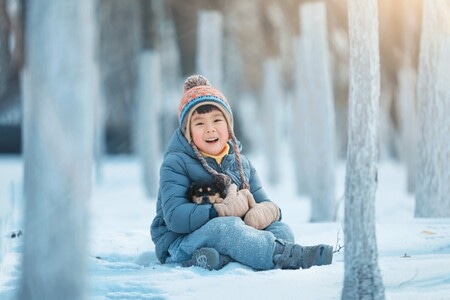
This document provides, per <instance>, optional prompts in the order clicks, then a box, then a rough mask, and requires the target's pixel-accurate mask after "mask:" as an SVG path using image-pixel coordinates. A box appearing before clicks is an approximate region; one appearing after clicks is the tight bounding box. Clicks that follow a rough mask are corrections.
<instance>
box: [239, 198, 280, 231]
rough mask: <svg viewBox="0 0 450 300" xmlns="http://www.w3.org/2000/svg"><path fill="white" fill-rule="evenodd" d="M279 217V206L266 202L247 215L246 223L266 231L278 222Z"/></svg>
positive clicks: (257, 205) (252, 209) (253, 208)
mask: <svg viewBox="0 0 450 300" xmlns="http://www.w3.org/2000/svg"><path fill="white" fill-rule="evenodd" d="M279 217H280V211H279V209H278V206H277V205H276V204H275V203H273V202H271V201H265V202H262V203H257V204H256V205H255V206H254V207H252V208H251V209H250V210H249V211H248V212H247V214H246V215H245V218H244V222H245V224H247V225H249V226H252V227H254V228H256V229H264V228H266V227H268V226H269V225H270V224H272V223H273V222H275V221H277V220H278V218H279Z"/></svg>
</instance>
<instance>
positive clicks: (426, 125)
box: [415, 0, 450, 218]
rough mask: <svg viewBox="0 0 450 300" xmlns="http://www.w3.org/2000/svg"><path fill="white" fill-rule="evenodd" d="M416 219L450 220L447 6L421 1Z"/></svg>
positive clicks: (438, 1)
mask: <svg viewBox="0 0 450 300" xmlns="http://www.w3.org/2000/svg"><path fill="white" fill-rule="evenodd" d="M422 21H423V23H422V36H421V44H420V60H419V73H418V87H417V88H418V89H417V103H418V116H417V117H418V121H419V122H418V126H419V136H418V147H419V149H418V152H419V153H418V167H417V180H416V207H415V216H416V217H419V218H448V217H450V142H449V141H450V117H449V116H450V92H449V86H450V76H449V67H450V57H449V56H450V48H449V44H450V2H448V1H446V0H436V1H424V7H423V18H422Z"/></svg>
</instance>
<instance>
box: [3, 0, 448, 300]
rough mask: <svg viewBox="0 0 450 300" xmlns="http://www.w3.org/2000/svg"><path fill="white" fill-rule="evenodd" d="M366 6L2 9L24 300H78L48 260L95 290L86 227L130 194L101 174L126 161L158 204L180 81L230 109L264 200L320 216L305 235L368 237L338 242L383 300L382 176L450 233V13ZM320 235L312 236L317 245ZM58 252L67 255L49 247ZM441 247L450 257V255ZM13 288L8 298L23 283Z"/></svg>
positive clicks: (407, 0)
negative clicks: (68, 298)
mask: <svg viewBox="0 0 450 300" xmlns="http://www.w3.org/2000/svg"><path fill="white" fill-rule="evenodd" d="M357 3H358V2H357V1H356V0H348V1H345V0H328V1H300V0H280V1H269V0H246V1H239V0H227V1H225V0H183V1H176V0H129V1H120V0H96V1H91V0H80V1H78V2H76V3H54V2H52V0H45V1H40V3H38V4H36V3H34V2H31V1H26V0H0V154H1V155H0V157H1V158H3V159H4V160H3V161H4V162H5V163H4V164H3V165H2V164H1V163H0V195H1V198H0V212H1V213H0V221H1V222H0V225H1V226H2V227H1V233H2V235H6V234H7V233H8V234H7V235H8V236H9V232H11V231H14V233H15V234H18V231H16V230H18V228H17V227H20V229H21V230H22V229H23V230H24V231H25V232H26V233H27V234H28V235H26V236H25V240H24V248H23V249H22V248H17V249H16V248H14V247H13V244H14V243H13V242H12V241H11V240H10V239H7V240H4V239H3V240H2V242H1V243H0V246H1V247H0V248H1V253H0V266H2V265H1V264H2V258H3V257H7V255H8V253H13V254H17V255H19V254H20V255H22V252H23V268H24V269H23V270H24V273H23V274H29V275H27V276H28V277H27V276H25V277H24V278H22V279H21V284H20V286H21V287H20V295H21V297H22V298H23V299H27V298H29V296H30V295H31V294H30V293H33V292H34V291H35V288H36V287H41V286H42V285H40V284H39V278H40V277H41V276H44V277H45V276H49V277H48V278H51V276H52V275H51V274H53V275H54V276H56V278H57V277H58V276H60V275H61V274H63V275H64V276H67V278H66V277H64V276H63V282H66V283H68V284H67V286H64V287H63V288H61V286H57V283H55V286H52V285H49V286H48V287H47V286H45V288H44V290H43V291H42V293H43V294H42V295H47V296H48V295H49V294H48V293H50V294H51V295H52V297H53V298H54V299H59V298H61V297H64V296H65V295H67V294H72V295H74V298H79V297H78V296H80V297H82V296H83V295H84V290H83V288H84V287H83V280H84V278H83V276H79V277H77V276H72V275H71V274H68V273H67V272H66V271H61V270H60V269H59V267H56V265H54V268H53V269H51V270H46V268H43V266H46V263H48V264H49V265H52V262H54V260H53V257H48V255H47V254H48V252H49V251H50V250H51V252H54V253H69V254H73V255H65V256H64V255H63V256H61V257H59V258H58V260H57V264H59V265H63V266H65V267H67V268H74V269H73V270H75V271H76V272H75V273H77V272H79V273H80V274H85V271H86V270H85V269H84V268H85V264H84V260H83V255H82V254H83V253H86V252H87V251H88V242H87V240H86V238H85V237H84V236H83V234H84V233H85V232H86V231H87V230H89V227H88V224H89V223H88V222H87V221H88V217H87V216H86V209H87V207H90V208H91V206H90V205H91V204H90V202H89V199H90V198H91V196H92V195H93V194H92V192H93V191H94V192H97V196H96V197H97V201H100V202H102V203H105V207H107V206H108V204H107V201H106V200H108V199H103V198H102V197H100V198H101V199H99V196H98V190H99V189H100V190H101V189H102V187H103V188H104V187H105V184H106V186H108V187H109V188H111V190H114V191H116V189H117V191H119V189H120V188H121V186H120V184H117V185H115V186H110V185H109V183H108V176H109V175H108V174H107V173H106V170H107V169H108V166H109V165H110V163H111V161H112V160H113V159H115V158H117V157H120V158H122V157H126V158H127V159H131V160H132V162H133V166H137V167H138V168H139V170H140V173H139V176H134V177H132V178H133V180H136V179H137V178H138V177H139V180H141V181H140V182H139V185H140V187H141V188H142V189H143V190H144V191H145V196H142V195H140V196H139V197H138V198H139V199H142V198H146V199H150V200H155V198H156V194H157V187H158V172H159V165H160V162H161V159H162V155H163V153H164V148H165V145H166V144H167V142H168V141H169V139H170V138H171V135H172V133H173V131H174V130H175V129H176V128H177V126H178V123H177V122H178V119H177V118H178V117H177V114H176V112H177V107H178V103H179V99H180V97H181V96H182V85H183V81H184V79H185V78H186V77H187V76H189V75H191V74H203V75H205V76H206V77H207V78H208V79H209V80H210V81H211V83H212V84H213V85H214V86H216V87H219V88H220V89H221V90H222V91H223V93H224V94H225V95H226V97H227V98H228V101H229V102H230V105H231V107H232V108H233V113H234V119H235V131H236V136H237V138H238V139H239V140H240V141H241V142H242V143H243V146H244V152H245V153H246V154H247V155H249V156H250V157H254V158H256V161H258V162H259V165H260V166H262V167H261V168H262V172H261V173H262V174H263V180H264V182H265V183H267V184H268V185H269V189H271V190H277V191H279V190H280V187H284V186H286V184H288V185H290V184H291V183H292V184H293V186H294V190H295V196H293V197H294V198H295V197H298V196H299V197H304V198H305V199H307V201H308V203H310V209H308V210H307V213H308V215H307V216H304V212H303V213H302V216H303V217H304V220H305V221H307V222H311V223H316V222H331V224H334V225H336V224H338V222H340V221H341V222H343V219H345V222H350V220H355V222H358V221H361V222H362V223H363V224H368V225H367V227H366V225H364V226H360V227H362V228H357V229H354V230H353V229H352V230H351V231H348V232H344V235H345V237H346V238H347V237H349V236H351V235H353V234H354V235H355V236H356V237H355V240H357V241H361V243H360V244H359V245H357V244H358V243H354V244H347V249H353V250H352V251H351V252H354V253H352V254H350V255H355V257H358V255H361V254H363V252H362V251H364V249H365V250H366V252H370V253H371V254H372V255H371V256H370V257H369V258H368V261H367V264H368V265H369V266H371V267H373V268H372V269H371V270H373V273H374V274H375V276H374V278H375V279H374V280H375V281H377V280H378V281H379V282H378V281H377V284H372V283H371V284H369V286H373V287H374V288H373V289H372V290H369V291H368V292H369V293H373V294H372V297H373V298H383V297H384V294H383V286H382V283H381V279H379V276H378V275H379V274H377V273H379V270H378V266H377V251H376V248H377V245H376V237H375V233H374V232H375V229H374V228H372V225H374V207H373V206H374V202H375V191H376V187H377V183H378V178H379V177H378V170H377V164H378V163H380V164H386V163H393V164H395V165H397V166H400V168H401V169H402V170H404V171H405V172H404V176H403V175H402V176H399V178H396V179H397V180H396V181H395V182H396V184H401V185H402V186H401V189H402V192H403V193H404V195H406V196H404V198H403V200H404V199H406V198H408V200H409V201H412V200H411V199H412V198H415V201H416V202H415V211H414V213H413V212H412V211H411V215H412V214H414V216H415V217H420V218H448V217H450V197H449V196H448V195H449V193H450V144H449V142H448V141H449V140H450V118H449V117H448V116H449V115H450V96H449V95H450V92H449V88H448V87H449V86H450V85H449V82H450V81H449V76H448V74H449V73H448V70H450V5H449V3H448V2H446V1H445V0H436V1H430V2H427V1H422V0H396V1H391V0H378V1H376V0H370V1H368V4H367V5H366V6H365V7H362V6H360V5H358V4H357ZM362 87H365V88H366V90H363V89H362ZM10 154H13V156H10ZM10 157H13V158H14V159H17V157H18V158H19V163H18V164H19V165H20V167H23V169H22V170H23V174H22V173H20V175H17V174H16V173H15V172H16V171H17V169H14V167H13V168H11V165H10V164H9V162H8V158H10ZM16 162H17V161H16ZM287 165H288V166H289V167H290V168H292V169H293V172H292V173H290V171H289V170H287V169H286V166H287ZM343 165H346V172H347V173H346V178H345V195H343V194H344V191H343V189H344V179H343V176H342V175H343V172H342V168H341V167H342V166H343ZM2 167H4V168H2ZM124 169H126V168H124ZM11 170H15V171H12V172H13V174H9V173H8V172H11ZM118 173H121V170H119V172H118ZM402 174H403V173H402ZM122 175H123V176H124V177H123V178H122V179H123V180H124V182H127V183H128V184H129V183H130V181H127V180H126V179H125V178H126V177H127V175H126V173H123V174H122ZM286 176H289V180H288V181H286ZM91 179H92V180H91ZM399 179H401V180H403V181H404V182H403V183H399V181H398V180H399ZM22 181H23V182H22ZM18 182H19V183H18ZM403 184H404V186H403ZM127 187H129V188H130V189H135V188H136V186H132V187H130V186H127ZM355 187H356V188H355ZM391 187H392V185H391ZM397 187H398V186H397ZM122 188H124V187H122ZM124 189H126V188H124ZM352 189H353V190H352ZM17 190H19V191H20V192H17ZM22 190H23V192H22ZM284 192H285V193H286V191H284ZM282 194H283V193H282ZM94 195H95V193H94ZM104 195H106V194H104ZM283 195H284V194H283ZM384 195H386V194H384ZM108 197H111V201H112V202H114V197H112V196H111V195H108ZM405 197H406V198H405ZM344 198H345V199H344ZM352 199H356V200H355V201H354V202H349V201H353V200H352ZM344 200H345V208H346V209H347V208H348V210H346V211H345V217H344V216H343V213H342V210H343V206H344V203H343V202H344ZM105 201H106V202H105ZM129 201H136V199H131V200H129ZM349 203H353V204H354V205H352V206H350V205H349ZM147 204H148V203H147ZM96 205H97V204H95V203H94V206H96ZM121 205H123V203H122V204H121ZM152 205H153V203H152ZM291 205H292V207H296V208H298V207H297V206H296V204H295V205H294V204H293V202H292V203H290V202H289V204H287V206H288V207H291ZM144 206H145V207H146V208H148V207H147V205H146V204H145V205H144ZM105 207H103V208H102V209H105ZM55 208H57V209H55ZM113 208H116V209H117V210H118V211H120V210H121V208H120V205H112V206H111V209H113ZM350 208H352V209H354V211H351V210H350ZM102 209H100V210H97V211H96V212H94V213H93V215H96V216H98V214H99V213H101V212H103V211H102ZM358 210H359V211H360V212H361V213H359V214H358V212H357V211H358ZM391 213H392V212H390V214H391ZM150 217H151V216H149V220H150ZM303 217H302V218H303ZM288 218H289V214H288ZM138 219H139V218H138ZM63 220H64V222H61V221H63ZM139 220H142V216H141V217H140V219H139ZM290 220H294V218H291V219H290ZM302 220H303V219H302ZM58 221H59V222H58ZM22 222H23V225H22ZM55 222H56V223H57V224H63V225H61V226H54V224H55ZM60 222H61V223H60ZM294 223H295V222H294ZM18 224H19V225H18ZM130 224H134V223H133V222H130ZM295 224H296V223H295ZM443 224H444V225H446V224H445V221H444V223H443ZM111 225H112V221H111V222H110V223H108V226H111ZM296 225H298V224H296ZM416 225H417V224H416ZM433 225H435V224H434V223H433ZM444 225H443V226H444ZM302 226H303V225H302ZM311 226H313V225H311ZM319 226H320V225H319ZM300 227H301V226H299V227H298V228H300ZM351 227H352V226H351V223H346V225H345V228H346V229H348V230H350V228H351ZM324 228H325V227H320V228H318V227H317V228H313V227H311V229H312V231H313V232H316V233H318V232H320V231H321V230H322V229H324ZM333 230H335V228H333ZM328 231H330V230H328ZM358 231H359V234H362V235H360V236H358ZM20 232H21V234H22V231H20ZM297 232H298V231H297ZM361 236H362V238H361ZM36 237H40V238H39V239H38V238H36ZM445 237H446V236H445ZM138 238H139V237H138ZM140 238H142V236H140ZM146 238H147V237H146ZM385 238H386V237H385ZM55 239H56V240H59V239H63V240H64V242H63V243H58V244H56V245H53V244H52V241H54V240H55ZM365 239H366V240H365ZM338 241H339V237H338ZM382 241H383V240H382ZM384 241H385V240H384ZM442 241H444V240H442ZM346 242H347V241H346ZM444 242H445V241H444ZM113 243H116V244H117V243H120V241H119V240H114V241H113ZM94 244H95V243H94ZM91 245H92V243H91ZM361 245H362V246H363V249H361V248H358V247H360V246H361ZM353 246H355V247H353ZM366 246H367V248H364V247H366ZM108 247H109V246H108V245H106V244H105V245H104V247H102V248H101V251H107V250H106V249H107V248H108ZM352 247H353V248H352ZM439 247H440V248H439V249H440V250H439V251H440V252H439V251H438V252H439V254H442V253H443V254H444V255H447V252H448V251H447V250H448V245H447V246H442V245H439ZM11 249H13V251H11ZM385 249H386V248H385ZM390 249H391V248H390ZM442 249H444V250H442ZM147 250H148V251H149V252H150V254H153V253H152V251H153V249H152V248H151V247H150V248H149V249H147ZM119 252H120V251H119ZM383 253H384V254H386V251H385V252H383ZM115 254H117V253H115ZM346 255H347V253H346ZM405 255H406V254H405ZM119 256H120V255H119ZM35 257H40V259H41V260H40V261H39V263H35V261H36V259H35ZM359 257H361V256H359ZM353 258H354V257H353ZM112 259H118V260H120V259H121V258H120V257H115V256H114V255H112ZM346 259H347V257H346ZM338 261H339V260H338ZM350 261H351V260H350V258H349V260H348V262H350ZM355 261H356V263H355ZM359 261H361V260H359ZM340 262H342V260H341V261H340ZM348 262H346V265H345V268H346V269H345V272H346V280H347V275H348V274H350V273H351V270H350V269H349V270H350V271H349V270H347V268H350V267H352V266H353V267H356V268H357V267H358V266H357V265H358V259H356V260H353V262H352V263H348ZM14 264H15V265H17V264H18V262H17V261H16V260H14V259H13V260H11V259H5V260H4V261H3V266H8V265H14ZM138 265H139V264H138ZM149 265H150V266H153V267H155V266H156V270H157V272H160V274H163V273H164V272H166V270H164V269H161V267H160V266H159V265H157V262H156V261H154V260H153V259H148V257H147V259H146V260H145V263H144V264H141V266H144V267H148V266H149ZM338 266H340V267H342V264H341V265H338ZM237 269H238V267H233V268H232V270H231V271H232V274H231V275H233V274H234V273H235V272H239V271H238V270H237ZM6 270H8V267H6ZM43 270H46V271H48V274H50V275H48V274H47V275H44V274H43V273H42V272H43ZM153 270H154V268H153ZM333 270H334V271H335V273H336V272H337V273H339V274H340V273H341V272H340V271H341V270H337V269H336V267H334V269H333ZM0 271H1V269H0ZM97 271H98V270H97ZM147 271H150V269H147ZM61 272H62V273H61ZM169 273H170V272H169ZM353 273H355V272H353ZM5 274H7V276H6V277H5V278H7V279H6V280H4V281H2V280H0V283H2V282H9V281H8V280H10V278H11V276H13V275H14V272H6V273H5ZM11 274H13V275H11ZM358 274H359V273H358ZM169 275H170V274H168V278H169V277H170V276H169ZM184 275H185V274H181V277H183V276H184ZM372 275H373V274H372ZM13 277H14V276H13ZM362 277H364V276H362ZM367 277H370V276H367ZM0 279H2V278H1V277H0ZM360 279H362V278H361V276H360V278H357V279H356V280H360ZM10 281H11V280H10ZM12 281H13V280H12ZM346 284H348V282H347V281H346ZM13 285H14V288H13V290H16V289H17V284H13ZM338 285H339V286H340V285H341V282H339V284H338ZM80 286H81V288H80ZM336 286H337V285H334V286H333V288H334V289H335V288H336ZM366 286H368V285H366ZM5 290H6V291H7V293H10V290H8V289H5ZM55 291H56V294H55V293H54V292H55ZM349 291H350V293H351V289H349V290H347V292H349ZM0 292H1V290H0ZM97 292H98V291H96V293H97ZM333 292H335V290H334V291H333ZM46 293H47V294H46ZM58 293H59V294H58ZM98 293H100V294H101V292H98ZM8 295H9V294H8ZM334 295H335V293H334ZM380 295H381V296H380ZM118 297H119V298H120V295H119V296H118ZM194 297H195V296H194ZM138 298H139V297H138ZM333 298H334V297H333ZM343 298H346V297H345V295H344V294H343Z"/></svg>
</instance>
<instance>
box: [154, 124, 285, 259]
mask: <svg viewBox="0 0 450 300" xmlns="http://www.w3.org/2000/svg"><path fill="white" fill-rule="evenodd" d="M206 160H207V162H208V164H209V165H210V166H211V167H212V168H214V169H215V170H217V171H218V172H220V173H225V174H227V175H228V176H229V177H230V178H231V180H232V181H233V182H234V183H236V185H237V186H240V185H241V184H242V182H241V178H240V176H239V171H238V169H237V163H236V160H235V155H234V150H233V147H232V146H231V147H230V153H229V154H228V155H226V156H225V157H224V158H223V160H222V164H220V165H219V164H218V163H217V162H216V161H215V160H214V159H213V158H206ZM241 161H242V167H243V170H244V174H245V177H246V178H247V180H248V182H249V184H250V191H251V193H252V194H253V197H254V198H255V201H256V202H262V201H269V199H268V197H267V195H266V193H265V192H264V190H263V189H262V187H261V183H260V181H259V178H258V175H257V174H256V171H255V168H254V167H253V166H252V164H251V163H250V161H249V160H248V159H247V158H246V157H245V156H244V155H242V154H241ZM200 181H211V182H212V181H213V177H212V175H211V174H209V173H208V172H207V171H206V170H205V169H204V167H203V166H202V165H201V163H200V161H199V160H198V158H197V157H196V156H195V153H194V151H193V149H192V147H191V146H190V145H189V143H188V142H187V140H186V139H185V138H184V136H183V134H182V133H181V130H180V129H177V130H176V131H175V133H174V135H173V137H172V139H171V141H170V143H169V145H168V147H167V149H166V152H165V155H164V161H163V163H162V165H161V169H160V182H159V191H158V201H157V203H156V216H155V218H154V219H153V222H152V225H151V227H150V232H151V236H152V240H153V242H154V243H155V250H156V256H157V257H158V259H159V261H160V262H161V263H164V262H165V261H166V259H167V257H168V256H169V253H168V252H167V251H168V249H169V246H170V244H172V243H173V242H174V241H175V239H177V238H178V237H179V236H182V235H186V234H189V233H191V232H193V231H194V230H196V229H198V228H200V227H201V226H202V225H204V224H205V223H206V222H208V221H209V220H210V219H211V218H213V217H215V215H217V214H211V206H212V205H197V204H193V203H192V202H191V201H190V200H189V199H187V198H186V195H185V194H186V191H187V189H188V187H189V186H190V184H191V183H192V182H200ZM214 211H215V210H214ZM280 215H281V214H280Z"/></svg>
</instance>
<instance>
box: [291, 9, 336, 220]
mask: <svg viewBox="0 0 450 300" xmlns="http://www.w3.org/2000/svg"><path fill="white" fill-rule="evenodd" d="M300 20H301V36H302V38H301V41H302V43H301V44H300V55H301V56H302V58H301V62H302V66H303V67H302V66H299V67H300V70H299V71H298V72H300V73H303V74H304V76H302V79H303V80H304V82H301V83H299V84H300V85H301V86H302V87H303V88H304V92H303V93H302V96H304V97H305V99H302V100H300V99H297V101H301V102H302V103H305V105H304V106H303V107H299V109H300V110H303V113H302V118H304V120H303V122H305V120H306V124H305V125H306V130H305V131H306V136H303V137H302V138H303V139H304V143H303V144H304V146H305V147H307V148H309V150H306V152H307V153H308V154H309V161H308V163H307V167H309V168H308V169H305V170H300V172H304V173H306V176H308V177H309V178H308V190H309V196H310V199H311V221H312V222H323V221H332V220H334V215H335V208H336V207H335V205H336V201H335V200H336V199H335V176H334V172H335V165H334V160H335V150H336V148H335V144H334V136H335V124H334V121H335V117H334V103H333V91H332V82H331V74H330V68H331V67H330V61H329V49H328V38H327V21H326V5H325V3H324V2H314V3H306V4H303V5H301V6H300ZM297 118H299V119H300V118H301V117H297ZM297 173H299V172H297Z"/></svg>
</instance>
